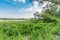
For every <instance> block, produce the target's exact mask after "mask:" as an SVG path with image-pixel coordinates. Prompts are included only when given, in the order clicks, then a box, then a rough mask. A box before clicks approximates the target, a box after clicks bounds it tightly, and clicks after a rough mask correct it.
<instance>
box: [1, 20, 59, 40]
mask: <svg viewBox="0 0 60 40" xmlns="http://www.w3.org/2000/svg"><path fill="white" fill-rule="evenodd" d="M59 30H60V23H58V22H45V21H43V20H41V21H37V22H31V21H16V22H15V21H7V22H0V40H25V38H26V40H53V39H54V38H55V37H54V36H53V35H57V36H59V37H58V38H56V40H59V39H60V31H59Z"/></svg>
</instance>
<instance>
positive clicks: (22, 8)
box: [0, 0, 44, 18]
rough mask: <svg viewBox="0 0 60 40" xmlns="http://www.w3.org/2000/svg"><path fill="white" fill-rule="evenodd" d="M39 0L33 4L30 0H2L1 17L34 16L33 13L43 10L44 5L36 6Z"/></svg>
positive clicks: (0, 6) (0, 0)
mask: <svg viewBox="0 0 60 40" xmlns="http://www.w3.org/2000/svg"><path fill="white" fill-rule="evenodd" d="M37 1H38V0H36V3H35V5H33V6H32V2H33V1H32V2H31V1H30V0H0V18H32V17H33V13H35V12H36V11H39V12H41V11H42V8H41V7H42V6H41V7H35V6H36V5H37V4H38V3H37ZM43 6H44V5H43Z"/></svg>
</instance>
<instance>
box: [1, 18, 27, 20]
mask: <svg viewBox="0 0 60 40" xmlns="http://www.w3.org/2000/svg"><path fill="white" fill-rule="evenodd" d="M0 20H27V19H26V18H0Z"/></svg>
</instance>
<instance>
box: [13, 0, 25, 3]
mask: <svg viewBox="0 0 60 40" xmlns="http://www.w3.org/2000/svg"><path fill="white" fill-rule="evenodd" d="M13 1H18V2H22V3H25V2H26V0H13Z"/></svg>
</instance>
